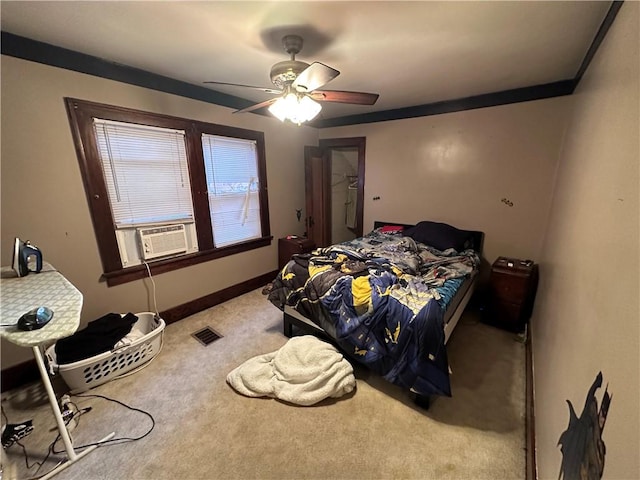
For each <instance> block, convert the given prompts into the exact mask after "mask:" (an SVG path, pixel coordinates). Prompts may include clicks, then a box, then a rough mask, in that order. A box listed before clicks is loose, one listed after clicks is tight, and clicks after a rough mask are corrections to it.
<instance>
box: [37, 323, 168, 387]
mask: <svg viewBox="0 0 640 480" xmlns="http://www.w3.org/2000/svg"><path fill="white" fill-rule="evenodd" d="M135 315H136V316H137V317H138V320H137V321H136V323H135V324H134V326H133V328H135V329H136V330H139V331H141V332H143V333H144V335H143V336H142V337H140V338H138V339H137V340H135V341H133V342H131V343H130V344H128V345H125V346H123V347H120V348H116V349H114V350H112V351H109V352H105V353H101V354H99V355H95V356H93V357H90V358H87V359H84V360H80V361H78V362H73V363H65V364H63V365H58V363H57V359H56V351H55V345H51V346H50V347H49V348H48V349H47V350H46V352H45V354H46V356H47V360H48V361H49V369H50V371H51V373H52V374H56V373H60V375H62V378H63V379H64V381H65V383H66V384H67V385H68V386H69V388H70V389H71V393H79V392H83V391H85V390H89V389H90V388H93V387H97V386H98V385H102V384H103V383H106V382H108V381H110V380H113V379H115V378H118V377H119V376H121V375H123V374H125V373H128V372H130V371H131V370H134V369H135V368H137V367H139V366H141V365H143V364H145V363H147V362H148V361H150V360H151V359H152V358H154V357H155V356H156V355H157V354H158V353H160V348H161V347H162V334H163V331H164V327H165V323H164V320H163V319H162V318H159V317H158V318H156V315H155V314H154V313H152V312H142V313H136V314H135ZM125 338H126V337H125Z"/></svg>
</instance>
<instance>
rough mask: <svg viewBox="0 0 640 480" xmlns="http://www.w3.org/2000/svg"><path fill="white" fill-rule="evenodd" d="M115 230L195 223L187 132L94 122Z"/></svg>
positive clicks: (106, 121) (109, 122)
mask: <svg viewBox="0 0 640 480" xmlns="http://www.w3.org/2000/svg"><path fill="white" fill-rule="evenodd" d="M94 128H95V132H96V139H97V143H98V152H99V155H100V160H101V162H102V169H103V173H104V178H105V181H106V184H107V191H108V194H109V202H110V204H111V211H112V213H113V218H114V222H115V226H116V228H125V227H130V226H133V225H141V224H149V223H163V222H172V221H186V220H193V218H194V216H193V204H192V202H191V186H190V182H189V171H188V167H187V155H186V150H185V133H184V131H181V130H174V129H170V128H158V127H149V126H144V125H137V124H132V123H123V122H114V121H110V120H101V119H97V118H94Z"/></svg>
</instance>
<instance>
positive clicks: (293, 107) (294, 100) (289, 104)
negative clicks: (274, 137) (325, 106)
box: [269, 92, 322, 125]
mask: <svg viewBox="0 0 640 480" xmlns="http://www.w3.org/2000/svg"><path fill="white" fill-rule="evenodd" d="M320 110H322V105H320V104H319V103H318V102H316V101H315V100H313V99H312V98H310V97H309V96H308V95H297V94H295V93H292V92H290V93H288V94H286V95H285V96H283V97H280V98H278V99H277V100H276V101H275V102H274V103H272V104H271V105H270V106H269V111H270V112H271V113H272V114H273V115H274V116H275V117H276V118H277V119H278V120H280V121H281V122H284V121H285V120H290V121H291V122H292V123H296V124H298V125H300V124H301V123H304V122H308V121H310V120H313V119H314V118H315V117H316V115H318V113H320Z"/></svg>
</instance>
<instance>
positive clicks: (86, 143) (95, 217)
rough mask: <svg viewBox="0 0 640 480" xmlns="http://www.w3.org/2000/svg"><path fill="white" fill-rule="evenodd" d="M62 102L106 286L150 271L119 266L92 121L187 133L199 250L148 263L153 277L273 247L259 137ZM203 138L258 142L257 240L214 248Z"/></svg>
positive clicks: (226, 128) (121, 109)
mask: <svg viewBox="0 0 640 480" xmlns="http://www.w3.org/2000/svg"><path fill="white" fill-rule="evenodd" d="M64 100H65V104H66V108H67V115H68V117H69V123H70V126H71V133H72V136H73V141H74V145H75V149H76V153H77V156H78V162H79V164H80V172H81V174H82V180H83V183H84V189H85V193H86V196H87V202H88V204H89V211H90V213H91V220H92V222H93V228H94V231H95V234H96V241H97V243H98V250H99V252H100V259H101V261H102V268H103V272H104V273H103V278H104V279H105V280H106V282H107V285H109V286H114V285H120V284H122V283H126V282H131V281H134V280H139V279H141V278H144V277H146V276H147V274H148V272H147V267H146V266H145V265H144V264H142V265H135V266H132V267H126V268H123V267H122V261H121V259H120V252H119V250H118V243H117V239H116V233H115V229H114V221H113V215H112V213H111V206H110V204H109V198H108V194H107V187H106V184H105V180H104V176H103V173H102V167H101V163H100V158H99V155H98V149H97V142H96V138H95V134H94V130H93V118H94V117H96V118H102V119H105V120H113V121H119V122H126V123H135V124H141V125H150V126H155V127H164V128H172V129H176V130H184V131H185V144H186V151H187V163H188V166H189V178H190V180H191V198H192V202H193V208H194V217H195V226H196V232H197V238H198V249H199V251H198V252H196V253H191V254H185V255H180V256H177V257H171V258H165V259H160V260H154V261H152V262H149V264H148V265H149V268H150V269H151V271H152V272H153V273H154V274H159V273H164V272H170V271H172V270H177V269H180V268H184V267H188V266H191V265H195V264H198V263H202V262H207V261H210V260H214V259H216V258H221V257H226V256H228V255H234V254H236V253H240V252H245V251H248V250H253V249H255V248H261V247H264V246H268V245H270V244H271V241H272V239H273V237H272V236H271V231H270V226H269V201H268V196H267V168H266V155H265V143H264V133H263V132H259V131H255V130H247V129H243V128H237V127H230V126H226V125H217V124H213V123H206V122H200V121H196V120H189V119H186V118H181V117H173V116H170V115H163V114H157V113H149V112H144V111H140V110H134V109H130V108H125V107H118V106H112V105H106V104H101V103H95V102H88V101H85V100H78V99H74V98H65V99H64ZM203 133H207V134H211V135H220V136H223V137H232V138H239V139H244V140H254V141H255V142H256V147H257V148H256V153H257V157H258V177H259V182H260V186H259V192H258V197H259V201H260V223H261V228H262V231H261V237H260V238H257V239H252V240H248V241H245V242H240V243H236V244H233V245H228V246H225V247H218V248H216V247H214V243H213V231H212V228H211V216H210V214H209V200H208V196H207V181H206V176H205V168H204V155H203V152H202V144H201V137H202V134H203Z"/></svg>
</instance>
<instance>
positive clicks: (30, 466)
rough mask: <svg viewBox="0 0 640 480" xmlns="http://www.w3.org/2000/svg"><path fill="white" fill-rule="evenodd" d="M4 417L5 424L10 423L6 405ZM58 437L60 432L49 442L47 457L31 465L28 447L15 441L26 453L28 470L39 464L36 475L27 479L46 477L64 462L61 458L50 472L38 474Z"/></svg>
mask: <svg viewBox="0 0 640 480" xmlns="http://www.w3.org/2000/svg"><path fill="white" fill-rule="evenodd" d="M2 417H3V418H4V421H5V424H9V423H10V422H9V418H8V417H7V414H6V413H5V411H4V407H2ZM58 438H60V434H58V436H57V437H56V439H55V440H54V441H53V442H52V443H51V444H49V448H47V454H46V455H45V457H44V458H43V459H42V460H41V461H39V462H38V461H34V462H33V463H32V464H31V465H29V452H27V448H26V447H25V446H24V445H23V444H22V443H21V442H20V441H19V440H16V441H15V442H14V443H15V444H16V445H18V446H20V448H22V453H23V454H24V464H25V466H26V467H27V470H31V469H32V468H33V467H35V466H36V465H37V466H38V469H37V470H36V471H35V472H34V476H32V477H29V478H27V479H25V480H36V479H38V478H41V477H44V476H45V475H48V474H49V473H50V472H52V471H53V470H54V469H56V468H58V466H59V465H61V464H62V462H63V461H62V460H60V461H59V462H58V463H57V464H56V465H55V466H54V467H52V468H51V470H49V472H47V473H44V474H42V475H40V476H38V472H39V471H40V469H41V468H42V466H43V465H44V464H45V462H46V461H47V460H48V459H49V457H50V456H51V453H53V446H54V443H55V442H56V441H57V440H58Z"/></svg>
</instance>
